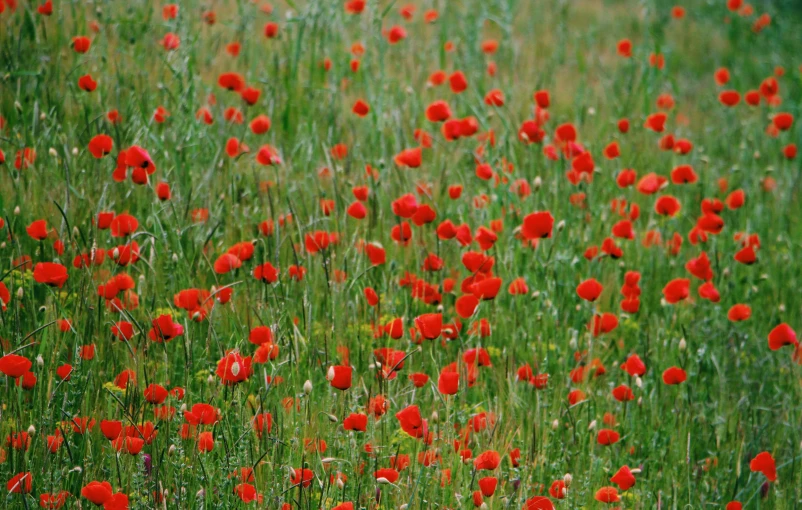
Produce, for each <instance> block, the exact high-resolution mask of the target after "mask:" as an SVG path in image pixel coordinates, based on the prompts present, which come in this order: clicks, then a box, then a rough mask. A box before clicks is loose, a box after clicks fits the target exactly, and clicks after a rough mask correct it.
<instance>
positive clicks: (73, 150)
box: [72, 147, 78, 156]
mask: <svg viewBox="0 0 802 510" xmlns="http://www.w3.org/2000/svg"><path fill="white" fill-rule="evenodd" d="M72 155H73V156H77V155H78V147H73V148H72Z"/></svg>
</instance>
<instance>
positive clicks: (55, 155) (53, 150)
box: [47, 147, 58, 158]
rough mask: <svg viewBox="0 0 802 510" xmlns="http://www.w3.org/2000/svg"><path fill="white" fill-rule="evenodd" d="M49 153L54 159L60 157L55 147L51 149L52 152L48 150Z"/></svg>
mask: <svg viewBox="0 0 802 510" xmlns="http://www.w3.org/2000/svg"><path fill="white" fill-rule="evenodd" d="M47 152H48V154H50V155H51V156H53V157H54V158H55V157H57V156H58V152H56V149H54V148H53V147H50V150H48V151H47Z"/></svg>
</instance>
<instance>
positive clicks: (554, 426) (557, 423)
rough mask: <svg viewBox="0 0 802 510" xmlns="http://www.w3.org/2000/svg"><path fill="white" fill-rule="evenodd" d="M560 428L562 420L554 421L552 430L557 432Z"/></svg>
mask: <svg viewBox="0 0 802 510" xmlns="http://www.w3.org/2000/svg"><path fill="white" fill-rule="evenodd" d="M559 427H560V420H554V421H553V422H551V429H552V430H557V429H558V428H559Z"/></svg>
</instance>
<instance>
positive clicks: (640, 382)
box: [635, 375, 643, 388]
mask: <svg viewBox="0 0 802 510" xmlns="http://www.w3.org/2000/svg"><path fill="white" fill-rule="evenodd" d="M635 386H637V387H638V388H643V379H641V378H640V377H639V376H637V375H636V376H635Z"/></svg>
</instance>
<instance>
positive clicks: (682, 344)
mask: <svg viewBox="0 0 802 510" xmlns="http://www.w3.org/2000/svg"><path fill="white" fill-rule="evenodd" d="M687 347H688V343H687V342H686V341H685V339H684V338H680V340H679V350H681V351H684V350H685V349H686V348H687Z"/></svg>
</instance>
